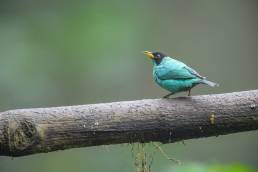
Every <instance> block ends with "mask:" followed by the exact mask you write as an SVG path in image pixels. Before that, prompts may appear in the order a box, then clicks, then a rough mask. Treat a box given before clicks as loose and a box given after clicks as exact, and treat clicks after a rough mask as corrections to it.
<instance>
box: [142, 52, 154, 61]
mask: <svg viewBox="0 0 258 172" xmlns="http://www.w3.org/2000/svg"><path fill="white" fill-rule="evenodd" d="M143 54H145V55H146V56H148V57H149V58H151V59H154V55H153V54H152V52H150V51H144V52H143Z"/></svg>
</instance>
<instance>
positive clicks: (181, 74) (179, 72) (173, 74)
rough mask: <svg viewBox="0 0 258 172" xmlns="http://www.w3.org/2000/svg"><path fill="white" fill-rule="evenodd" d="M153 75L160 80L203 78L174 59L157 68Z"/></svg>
mask: <svg viewBox="0 0 258 172" xmlns="http://www.w3.org/2000/svg"><path fill="white" fill-rule="evenodd" d="M155 74H156V76H157V77H158V78H159V79H161V80H169V79H193V78H196V77H197V78H201V79H203V78H204V77H202V76H201V75H200V74H198V72H196V71H195V70H194V69H192V68H190V67H188V66H187V65H186V64H184V63H182V62H180V61H177V60H175V59H172V60H167V61H166V63H164V64H162V65H159V66H157V67H156V68H155Z"/></svg>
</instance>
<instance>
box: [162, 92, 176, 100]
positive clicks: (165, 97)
mask: <svg viewBox="0 0 258 172" xmlns="http://www.w3.org/2000/svg"><path fill="white" fill-rule="evenodd" d="M173 94H174V93H169V94H167V95H165V96H164V97H163V98H164V99H167V98H169V97H170V96H171V95H173Z"/></svg>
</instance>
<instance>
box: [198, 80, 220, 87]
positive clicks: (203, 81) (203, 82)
mask: <svg viewBox="0 0 258 172" xmlns="http://www.w3.org/2000/svg"><path fill="white" fill-rule="evenodd" d="M201 83H202V84H206V85H209V86H211V87H218V86H219V84H218V83H215V82H211V81H208V80H206V79H203V80H201Z"/></svg>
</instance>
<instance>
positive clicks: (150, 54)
mask: <svg viewBox="0 0 258 172" xmlns="http://www.w3.org/2000/svg"><path fill="white" fill-rule="evenodd" d="M143 54H145V55H146V56H148V57H149V58H150V59H152V60H153V61H154V62H155V63H156V64H157V65H158V64H160V62H161V61H162V59H163V58H164V57H166V55H165V54H163V53H160V52H151V51H144V52H143Z"/></svg>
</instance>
